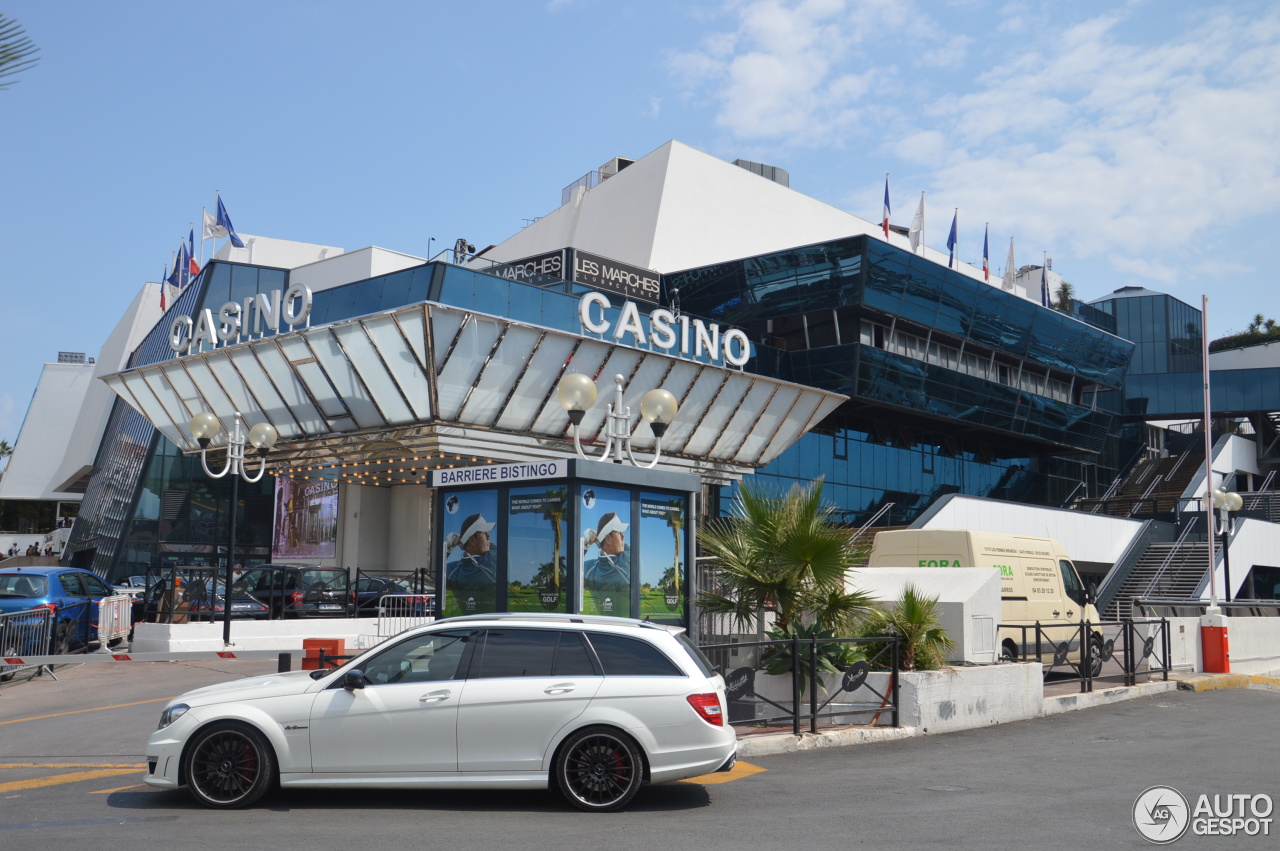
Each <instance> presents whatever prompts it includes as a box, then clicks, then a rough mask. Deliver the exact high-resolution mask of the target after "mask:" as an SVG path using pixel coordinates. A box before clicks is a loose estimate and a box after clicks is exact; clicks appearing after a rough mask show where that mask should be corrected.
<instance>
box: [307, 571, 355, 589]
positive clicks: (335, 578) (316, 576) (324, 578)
mask: <svg viewBox="0 0 1280 851" xmlns="http://www.w3.org/2000/svg"><path fill="white" fill-rule="evenodd" d="M317 583H322V584H323V585H324V587H325V588H331V589H333V590H334V591H345V590H347V572H346V571H345V570H325V569H323V568H321V569H319V570H304V571H302V585H303V586H304V587H306V588H310V587H311V586H312V585H315V584H317Z"/></svg>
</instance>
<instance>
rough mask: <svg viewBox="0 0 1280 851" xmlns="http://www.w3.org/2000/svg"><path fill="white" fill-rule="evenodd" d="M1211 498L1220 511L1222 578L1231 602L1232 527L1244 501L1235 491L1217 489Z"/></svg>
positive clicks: (1219, 533) (1219, 530)
mask: <svg viewBox="0 0 1280 851" xmlns="http://www.w3.org/2000/svg"><path fill="white" fill-rule="evenodd" d="M1209 498H1210V499H1211V500H1212V502H1213V507H1214V508H1216V509H1217V510H1218V514H1217V521H1218V529H1217V531H1218V535H1219V536H1220V537H1221V538H1222V577H1223V581H1224V584H1225V585H1226V590H1225V593H1224V594H1223V596H1224V597H1225V598H1226V601H1227V602H1228V603H1230V602H1231V527H1232V526H1233V525H1235V514H1236V512H1237V511H1239V510H1240V509H1241V508H1243V507H1244V499H1243V497H1241V496H1240V494H1238V493H1236V492H1235V491H1224V490H1223V489H1222V488H1215V489H1214V490H1213V491H1212V492H1211V493H1210V494H1209Z"/></svg>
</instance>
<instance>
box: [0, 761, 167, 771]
mask: <svg viewBox="0 0 1280 851" xmlns="http://www.w3.org/2000/svg"><path fill="white" fill-rule="evenodd" d="M146 767H147V764H146V763H145V762H0V770H3V769H6V768H146Z"/></svg>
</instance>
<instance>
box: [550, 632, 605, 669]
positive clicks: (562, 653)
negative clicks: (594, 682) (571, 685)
mask: <svg viewBox="0 0 1280 851" xmlns="http://www.w3.org/2000/svg"><path fill="white" fill-rule="evenodd" d="M551 676H553V677H594V676H597V673H596V666H595V665H594V664H593V663H592V661H591V651H590V650H588V649H587V645H586V640H585V639H584V638H583V637H582V633H580V632H562V633H560V643H559V644H557V645H556V660H555V662H554V663H553V664H552V666H551Z"/></svg>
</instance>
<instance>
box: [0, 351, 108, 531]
mask: <svg viewBox="0 0 1280 851" xmlns="http://www.w3.org/2000/svg"><path fill="white" fill-rule="evenodd" d="M93 373H94V365H93V364H71V363H46V364H45V365H44V370H43V372H41V374H40V381H39V383H37V384H36V392H35V395H34V396H32V398H31V407H29V408H28V409H27V416H26V418H25V419H24V420H23V421H22V430H21V431H20V432H19V433H18V439H17V441H16V442H15V443H14V446H13V455H12V456H10V458H9V465H8V467H7V468H6V469H5V474H4V478H3V479H0V499H68V500H77V499H79V498H80V496H79V494H69V493H64V492H62V491H58V490H56V489H55V488H56V486H57V485H58V484H59V482H58V481H57V480H56V477H55V473H56V472H57V463H56V462H57V460H58V459H61V458H63V457H64V456H65V455H66V453H67V448H68V445H69V444H70V441H71V436H72V434H73V433H74V431H75V425H76V417H77V412H78V411H79V410H80V406H81V405H82V404H83V402H84V400H85V395H86V394H87V393H88V391H89V387H90V385H91V383H92V381H93ZM40 531H41V532H43V531H46V530H43V529H42V530H40Z"/></svg>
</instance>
